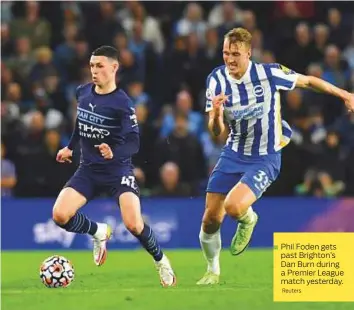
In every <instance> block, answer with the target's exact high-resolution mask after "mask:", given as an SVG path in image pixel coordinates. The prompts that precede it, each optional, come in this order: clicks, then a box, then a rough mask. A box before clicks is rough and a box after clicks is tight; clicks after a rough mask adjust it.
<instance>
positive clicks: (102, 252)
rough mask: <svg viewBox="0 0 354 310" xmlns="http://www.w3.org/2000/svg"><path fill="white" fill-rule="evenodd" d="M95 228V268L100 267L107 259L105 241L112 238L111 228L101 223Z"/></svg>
mask: <svg viewBox="0 0 354 310" xmlns="http://www.w3.org/2000/svg"><path fill="white" fill-rule="evenodd" d="M97 226H98V227H97V232H96V233H95V235H94V236H93V260H94V262H95V264H96V265H97V266H102V265H103V264H104V262H105V261H106V258H107V241H108V240H109V239H110V238H111V236H112V228H111V227H110V226H109V225H107V224H103V223H97Z"/></svg>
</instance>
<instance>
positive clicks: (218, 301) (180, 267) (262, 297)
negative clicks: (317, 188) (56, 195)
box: [1, 249, 354, 310]
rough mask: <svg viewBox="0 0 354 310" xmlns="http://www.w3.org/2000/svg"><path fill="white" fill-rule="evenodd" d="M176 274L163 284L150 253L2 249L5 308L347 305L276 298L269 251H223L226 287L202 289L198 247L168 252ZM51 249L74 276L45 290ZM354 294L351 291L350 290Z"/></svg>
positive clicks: (288, 309) (185, 309)
mask: <svg viewBox="0 0 354 310" xmlns="http://www.w3.org/2000/svg"><path fill="white" fill-rule="evenodd" d="M166 253H167V254H168V256H169V258H170V260H171V261H172V264H173V266H174V269H175V272H176V274H177V279H178V281H177V287H173V288H167V289H166V288H162V287H161V286H160V283H159V278H158V275H157V273H156V271H155V269H154V265H153V262H152V260H151V258H150V257H149V256H148V254H146V253H145V252H143V251H141V250H139V251H109V253H108V258H107V261H106V264H105V265H104V266H101V267H96V266H95V265H94V264H93V260H92V254H91V252H86V251H83V252H74V251H70V252H69V251H56V252H3V253H2V287H1V297H2V301H1V303H2V307H1V309H3V310H23V309H26V310H81V309H82V310H91V309H92V310H97V309H99V310H111V309H112V310H113V309H114V310H125V309H129V310H160V309H161V310H162V309H168V310H209V309H213V310H214V309H215V310H219V309H220V310H223V309H243V310H248V309H249V310H253V309H256V310H258V309H259V310H264V309H271V310H273V309H274V310H277V309H284V310H293V309H294V310H297V309H298V310H300V309H301V310H307V309H321V310H330V309H333V310H334V309H335V310H341V309H348V310H349V309H353V304H350V303H303V302H297V303H289V302H287V303H285V302H284V303H280V302H277V303H275V302H273V286H272V281H273V255H272V251H271V250H254V249H249V250H248V251H246V252H245V253H244V254H243V255H240V256H239V257H233V256H231V255H230V254H229V253H228V251H224V252H222V255H221V264H222V265H221V269H222V279H221V284H220V285H218V286H215V287H198V286H196V285H195V283H196V281H197V280H198V279H199V278H200V277H201V276H202V275H203V273H204V271H205V264H204V260H203V257H202V254H201V252H200V251H166ZM53 254H60V255H63V256H65V257H66V258H68V259H70V260H71V261H72V262H73V265H74V268H75V281H74V282H73V283H72V284H71V285H70V286H69V287H68V288H64V289H63V288H61V289H48V288H46V287H45V286H44V285H43V284H42V283H41V282H40V279H39V265H40V263H41V262H42V261H43V260H44V259H45V258H47V257H48V256H51V255H53ZM353 294H354V292H353Z"/></svg>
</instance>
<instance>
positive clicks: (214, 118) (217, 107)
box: [208, 94, 228, 136]
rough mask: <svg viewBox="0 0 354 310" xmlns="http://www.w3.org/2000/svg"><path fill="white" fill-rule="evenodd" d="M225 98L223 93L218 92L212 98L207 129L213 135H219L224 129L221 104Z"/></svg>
mask: <svg viewBox="0 0 354 310" xmlns="http://www.w3.org/2000/svg"><path fill="white" fill-rule="evenodd" d="M227 98H228V97H227V96H225V95H224V94H219V95H217V96H215V97H214V98H213V101H212V105H213V107H212V110H210V112H209V123H208V129H209V131H210V132H211V133H212V134H213V135H214V136H219V135H221V134H223V133H224V131H225V124H224V117H223V113H224V110H223V104H224V102H225V101H226V100H227Z"/></svg>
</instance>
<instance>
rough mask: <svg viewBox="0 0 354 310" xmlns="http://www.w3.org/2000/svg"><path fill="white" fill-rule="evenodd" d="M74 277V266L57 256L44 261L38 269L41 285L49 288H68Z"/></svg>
mask: <svg viewBox="0 0 354 310" xmlns="http://www.w3.org/2000/svg"><path fill="white" fill-rule="evenodd" d="M74 275H75V272H74V266H73V265H72V264H71V262H70V261H69V260H68V259H66V258H65V257H63V256H59V255H54V256H51V257H48V258H47V259H45V260H44V261H43V263H42V264H41V267H40V269H39V276H40V278H41V280H42V283H43V284H44V285H45V286H46V287H49V288H58V287H67V286H69V285H70V283H71V282H72V281H73V280H74Z"/></svg>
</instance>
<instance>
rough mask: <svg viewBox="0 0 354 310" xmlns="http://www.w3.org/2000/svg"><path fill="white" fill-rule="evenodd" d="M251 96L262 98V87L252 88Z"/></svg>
mask: <svg viewBox="0 0 354 310" xmlns="http://www.w3.org/2000/svg"><path fill="white" fill-rule="evenodd" d="M253 94H254V95H255V96H256V97H262V96H264V87H263V86H262V85H257V86H255V87H253Z"/></svg>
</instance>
